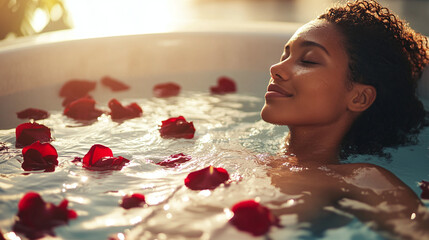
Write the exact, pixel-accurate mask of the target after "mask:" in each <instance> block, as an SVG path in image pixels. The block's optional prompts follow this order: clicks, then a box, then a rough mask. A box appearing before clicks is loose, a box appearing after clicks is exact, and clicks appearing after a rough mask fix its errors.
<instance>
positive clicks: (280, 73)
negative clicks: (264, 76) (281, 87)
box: [270, 62, 289, 81]
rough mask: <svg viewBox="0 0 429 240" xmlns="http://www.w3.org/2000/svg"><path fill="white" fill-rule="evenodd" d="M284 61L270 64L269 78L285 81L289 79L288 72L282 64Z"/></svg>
mask: <svg viewBox="0 0 429 240" xmlns="http://www.w3.org/2000/svg"><path fill="white" fill-rule="evenodd" d="M284 63H285V62H279V63H276V64H274V65H272V66H271V68H270V74H271V78H272V79H273V80H275V81H281V80H283V81H286V80H288V79H289V74H288V73H287V70H286V69H285V67H286V66H284Z"/></svg>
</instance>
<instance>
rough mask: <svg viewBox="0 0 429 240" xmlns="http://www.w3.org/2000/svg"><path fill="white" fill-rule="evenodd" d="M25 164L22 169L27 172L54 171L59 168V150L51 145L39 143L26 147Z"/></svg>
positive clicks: (24, 151)
mask: <svg viewBox="0 0 429 240" xmlns="http://www.w3.org/2000/svg"><path fill="white" fill-rule="evenodd" d="M22 155H23V156H24V162H23V163H22V168H23V169H24V170H25V171H32V170H42V169H45V170H46V171H54V170H55V166H58V160H57V158H58V153H57V150H56V149H55V148H54V147H53V146H52V145H51V144H49V143H40V142H39V141H37V142H35V143H33V144H31V145H29V146H26V147H24V148H23V149H22Z"/></svg>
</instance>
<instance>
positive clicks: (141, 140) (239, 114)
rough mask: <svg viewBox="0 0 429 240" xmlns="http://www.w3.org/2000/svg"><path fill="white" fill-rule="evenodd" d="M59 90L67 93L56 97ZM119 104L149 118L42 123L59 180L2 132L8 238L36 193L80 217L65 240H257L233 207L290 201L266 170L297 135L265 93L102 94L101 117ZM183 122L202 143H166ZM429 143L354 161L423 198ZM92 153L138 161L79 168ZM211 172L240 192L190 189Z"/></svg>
mask: <svg viewBox="0 0 429 240" xmlns="http://www.w3.org/2000/svg"><path fill="white" fill-rule="evenodd" d="M263 84H264V85H265V83H263ZM53 89H58V86H53V87H52V89H50V90H52V91H53ZM239 89H240V88H239ZM262 91H264V90H263V89H262ZM111 97H116V98H118V99H119V100H120V102H121V103H123V104H128V103H131V102H137V103H138V104H139V105H140V106H141V107H142V109H143V116H142V117H140V118H135V119H130V120H126V121H123V122H114V121H112V120H111V119H110V117H109V116H107V115H102V116H101V117H99V118H98V120H97V121H96V122H93V123H90V124H84V123H79V122H76V121H74V120H72V119H70V118H67V117H65V116H63V115H62V111H61V110H60V108H59V107H58V103H55V104H54V105H52V106H51V105H49V107H48V109H47V108H44V109H46V110H49V112H50V113H51V116H50V118H48V119H45V120H41V121H38V122H39V123H42V124H44V125H46V126H48V127H50V128H51V129H52V135H53V137H54V141H53V142H52V143H51V144H52V145H53V146H54V147H55V148H56V149H57V151H58V155H59V157H58V161H59V166H58V167H57V168H56V170H55V172H50V173H44V172H41V171H33V172H24V171H23V170H22V169H21V163H22V161H23V160H22V155H21V152H20V149H15V148H14V143H15V135H14V134H15V132H14V128H11V129H4V130H0V142H4V143H6V145H7V146H8V147H9V148H10V149H9V151H7V152H2V154H1V155H0V192H1V195H0V229H1V230H2V231H3V232H10V231H11V227H12V225H13V221H14V219H13V218H14V216H15V215H16V212H17V203H18V201H19V200H20V198H21V197H22V195H23V194H24V193H25V192H28V191H36V192H38V193H40V194H41V195H42V197H43V199H44V200H45V201H47V202H53V203H55V204H58V203H59V202H60V201H61V200H62V199H63V198H67V199H68V200H69V201H70V203H69V208H71V209H74V210H76V211H77V214H78V215H79V217H78V218H77V219H75V220H71V221H70V223H69V225H67V226H61V227H57V228H55V232H56V234H57V237H59V238H62V239H106V238H107V237H108V236H110V235H112V234H117V233H122V232H125V233H126V234H127V236H128V237H129V238H130V239H134V238H141V239H248V238H251V237H250V235H248V234H246V233H242V232H238V231H237V230H236V229H235V228H233V227H232V226H230V225H229V224H227V221H228V218H229V217H230V216H231V213H230V212H229V210H228V209H230V207H231V206H232V205H233V204H235V203H236V202H238V201H241V200H247V199H258V200H259V201H260V202H261V203H263V204H265V205H267V206H268V207H275V206H274V205H272V204H271V203H272V202H273V201H285V202H286V201H287V200H288V199H290V196H286V195H285V194H283V193H281V192H280V191H279V189H277V188H275V187H274V186H272V185H271V182H270V179H269V178H268V177H267V175H266V171H267V166H265V165H263V164H260V163H258V162H259V160H261V159H263V158H264V156H267V155H271V154H276V153H278V152H279V151H280V148H281V145H282V142H283V141H284V136H285V134H286V133H287V131H288V130H287V128H286V127H281V126H274V125H271V124H267V123H265V122H263V121H262V120H261V119H260V117H259V111H260V109H261V107H262V105H263V98H262V95H261V94H260V93H258V94H256V93H254V92H253V93H252V92H246V91H245V92H244V93H243V92H240V93H238V94H230V95H223V96H216V95H210V94H209V93H208V92H207V91H192V90H184V91H183V92H182V93H181V94H180V96H178V97H173V98H168V99H157V98H152V97H149V96H145V97H134V95H133V94H128V95H127V94H126V93H118V94H116V93H115V94H112V93H109V95H108V96H105V95H104V96H103V94H98V95H96V96H95V99H97V102H98V106H99V107H100V108H104V109H106V110H107V107H103V106H107V101H108V100H109V99H110V98H111ZM10 99H13V96H12V97H10ZM51 99H52V98H51ZM58 101H60V99H59V98H58ZM46 106H47V105H46ZM17 110H21V109H17ZM179 115H182V116H184V117H185V118H186V119H187V120H188V121H192V122H193V123H194V125H195V128H196V133H195V137H194V138H193V139H189V140H186V139H162V138H161V137H160V136H159V132H158V126H159V125H160V124H161V121H162V120H165V119H167V118H169V117H177V116H179ZM428 136H429V130H428V129H426V130H425V131H423V132H422V133H421V134H420V135H419V137H420V144H419V145H417V146H409V147H403V148H400V149H396V150H395V149H392V150H390V152H392V154H393V158H392V159H389V160H388V159H383V158H376V157H372V156H360V157H356V158H351V159H349V160H348V162H362V161H368V162H372V163H375V164H378V165H381V166H383V167H385V168H387V169H389V170H391V171H392V172H394V173H395V174H396V175H397V176H399V177H400V178H401V179H402V180H403V181H404V182H405V183H406V184H408V185H409V186H410V187H411V188H412V189H413V190H414V191H415V192H416V193H418V194H419V193H420V190H419V188H418V186H417V182H418V181H420V180H422V179H426V180H428V178H429V176H428V174H429V172H428V169H429V163H428V161H427V159H428V157H429V156H428V154H429V151H428V149H427V146H428V145H429V137H428ZM93 144H103V145H105V146H108V147H110V148H111V149H112V151H113V154H114V156H123V157H125V158H127V159H129V160H131V162H130V164H129V165H127V166H126V167H124V168H123V169H122V170H121V171H89V170H86V169H83V168H82V167H81V166H80V165H77V164H74V163H72V160H73V159H74V157H83V156H84V155H85V154H86V153H87V152H88V150H89V148H90V147H91V146H92V145H93ZM181 152H182V153H185V154H187V155H191V156H192V160H191V161H189V162H186V163H183V164H181V165H180V166H178V167H176V168H165V167H161V166H158V165H156V164H154V162H158V161H161V160H163V159H164V158H166V157H168V156H169V155H171V154H176V153H181ZM209 165H213V166H215V167H222V168H225V169H226V170H227V171H228V172H229V174H230V176H231V179H232V183H231V184H230V185H228V186H220V187H218V188H217V189H215V190H213V191H207V190H206V191H192V190H189V189H187V188H186V187H185V186H184V183H183V181H184V179H185V177H186V176H187V174H188V173H190V172H192V171H195V170H199V169H201V168H204V167H207V166H209ZM130 193H142V194H144V195H145V196H146V201H147V204H148V206H147V207H145V208H134V209H130V210H125V209H122V208H121V207H119V205H118V201H119V200H120V199H121V197H122V196H123V195H125V194H130ZM427 205H428V204H427ZM280 220H281V223H282V224H283V225H285V226H287V227H285V228H276V227H274V228H272V229H271V231H270V237H271V238H272V239H286V238H287V239H316V238H317V239H318V238H322V239H338V238H341V239H361V238H362V239H383V238H382V237H380V236H379V235H378V234H376V233H375V232H373V231H372V230H370V229H369V228H368V227H367V226H365V225H364V224H362V223H360V222H359V221H358V220H356V219H354V220H352V221H351V223H349V224H348V225H347V226H345V227H341V228H338V229H332V230H327V231H326V233H325V235H324V236H320V237H317V236H312V234H311V233H310V232H308V231H305V230H302V229H300V228H299V224H297V223H296V219H295V218H294V217H293V216H280ZM252 239H253V238H252ZM254 239H258V238H254ZM259 239H264V238H263V237H260V238H259Z"/></svg>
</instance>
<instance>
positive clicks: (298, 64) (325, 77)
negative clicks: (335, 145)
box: [261, 20, 350, 126]
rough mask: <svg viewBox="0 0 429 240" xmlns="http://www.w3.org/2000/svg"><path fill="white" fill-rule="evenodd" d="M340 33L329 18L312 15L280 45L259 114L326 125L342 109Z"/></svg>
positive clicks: (344, 70) (344, 61)
mask: <svg viewBox="0 0 429 240" xmlns="http://www.w3.org/2000/svg"><path fill="white" fill-rule="evenodd" d="M342 39H343V36H342V34H341V33H340V32H339V31H338V30H337V29H336V28H335V26H334V25H333V24H331V23H328V22H326V21H323V20H315V21H312V22H310V23H308V24H306V25H304V26H303V27H301V28H300V29H298V30H297V31H296V33H295V34H294V35H293V36H292V38H291V39H290V40H289V42H288V43H287V44H286V45H285V48H284V51H283V55H282V56H281V60H280V62H279V63H277V64H275V65H273V66H271V69H270V73H271V79H270V82H269V85H268V89H267V93H266V94H265V105H264V107H263V108H262V111H261V116H262V119H264V120H265V121H266V122H269V123H273V124H280V125H288V126H304V125H326V124H333V123H335V121H337V120H339V119H340V117H341V116H342V114H344V113H345V112H346V111H347V99H349V97H350V96H349V94H350V91H349V90H348V88H347V86H348V85H347V84H348V83H347V74H348V56H347V53H346V50H345V47H344V46H343V41H342Z"/></svg>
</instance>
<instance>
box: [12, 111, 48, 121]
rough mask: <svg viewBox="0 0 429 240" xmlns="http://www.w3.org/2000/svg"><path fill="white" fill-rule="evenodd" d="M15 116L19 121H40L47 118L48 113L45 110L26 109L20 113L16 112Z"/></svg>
mask: <svg viewBox="0 0 429 240" xmlns="http://www.w3.org/2000/svg"><path fill="white" fill-rule="evenodd" d="M16 115H17V116H18V118H21V119H26V118H27V119H34V120H40V119H45V118H48V117H49V113H48V112H47V111H45V110H41V109H37V108H27V109H25V110H22V111H20V112H17V113H16Z"/></svg>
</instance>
